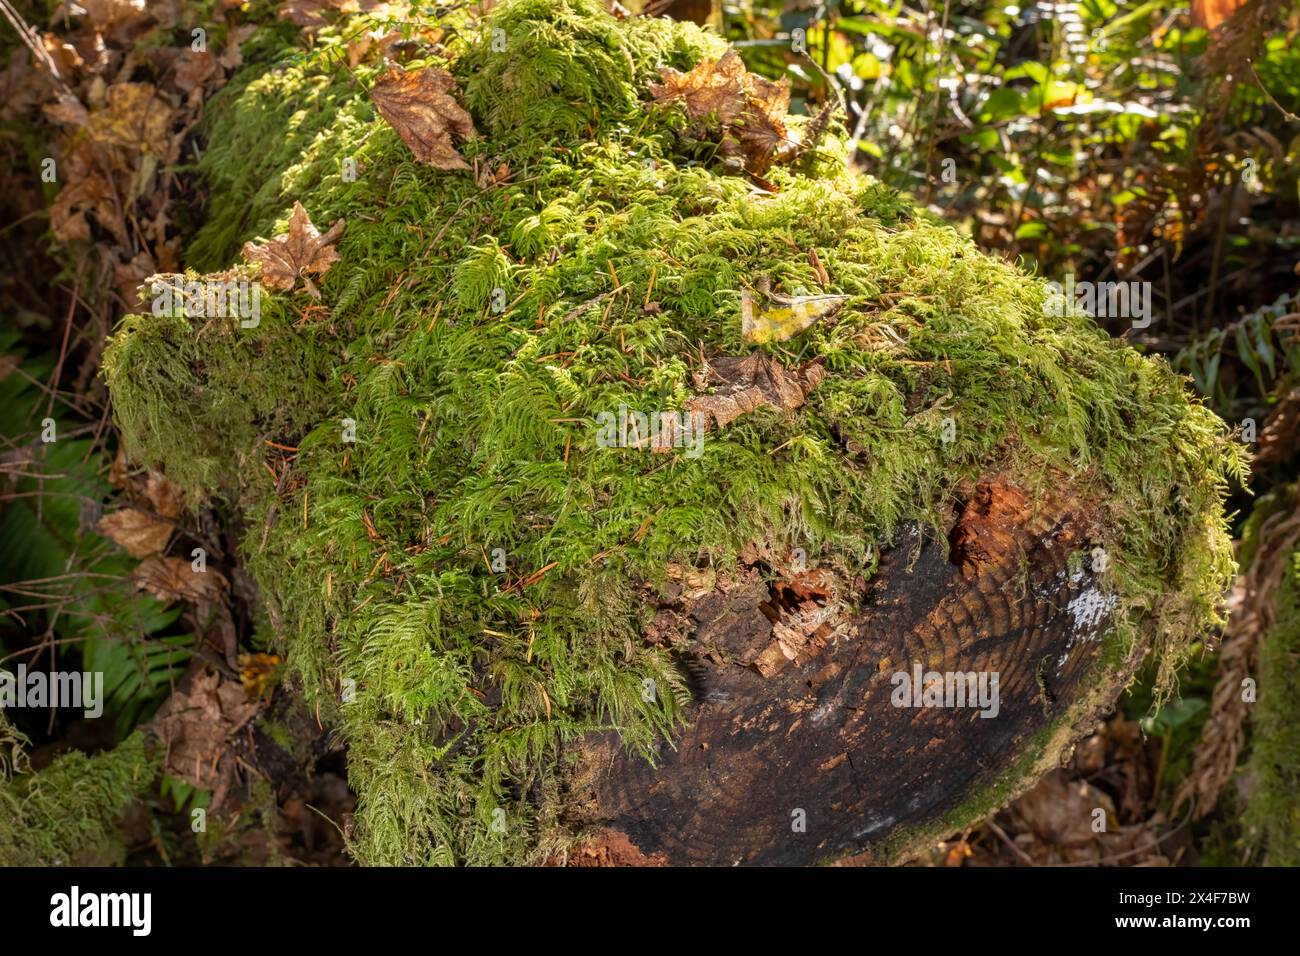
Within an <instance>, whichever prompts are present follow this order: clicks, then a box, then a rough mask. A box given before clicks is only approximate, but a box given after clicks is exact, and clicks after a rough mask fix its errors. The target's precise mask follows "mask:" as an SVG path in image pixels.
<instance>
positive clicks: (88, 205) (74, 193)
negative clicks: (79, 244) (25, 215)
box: [50, 174, 127, 245]
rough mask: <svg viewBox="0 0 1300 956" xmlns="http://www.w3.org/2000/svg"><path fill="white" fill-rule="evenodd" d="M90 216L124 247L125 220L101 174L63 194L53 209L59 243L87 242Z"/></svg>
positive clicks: (78, 182)
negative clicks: (123, 220) (88, 215)
mask: <svg viewBox="0 0 1300 956" xmlns="http://www.w3.org/2000/svg"><path fill="white" fill-rule="evenodd" d="M87 214H90V215H92V216H93V217H94V219H95V221H96V222H98V223H99V224H100V225H101V226H103V227H104V228H105V229H107V230H108V231H109V232H111V233H112V234H113V237H114V238H115V239H116V240H117V241H118V242H120V243H122V244H123V245H126V244H127V235H126V230H125V227H124V224H123V222H122V217H121V215H120V214H119V213H118V210H117V204H116V202H115V201H114V198H113V187H112V186H110V185H109V183H108V181H107V180H106V179H104V177H102V176H100V175H98V174H91V175H88V176H81V177H78V178H76V179H74V180H73V181H71V182H69V183H68V185H66V186H64V187H63V188H62V189H60V190H59V194H58V195H57V196H55V197H54V202H53V203H52V204H51V205H50V226H51V228H52V230H53V232H54V238H55V239H57V240H58V241H59V242H76V241H78V240H81V241H85V240H88V239H89V238H90V222H89V221H88V220H87V219H86V216H87Z"/></svg>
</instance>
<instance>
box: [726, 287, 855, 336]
mask: <svg viewBox="0 0 1300 956" xmlns="http://www.w3.org/2000/svg"><path fill="white" fill-rule="evenodd" d="M760 295H761V297H760V298H758V299H757V300H756V298H755V296H754V295H753V294H751V293H750V291H749V290H748V289H743V290H741V293H740V331H741V334H743V335H744V336H745V340H746V341H749V342H755V343H757V344H759V345H766V344H768V343H771V342H785V341H787V340H788V339H791V338H794V336H796V335H798V334H799V333H800V332H802V331H803V330H804V329H806V328H808V327H809V326H811V325H813V324H814V323H815V322H818V321H820V320H821V319H825V318H829V317H830V316H833V315H834V314H835V313H836V312H838V311H839V310H840V309H842V308H843V307H844V303H845V302H848V301H849V297H848V296H847V295H790V296H786V295H777V294H775V293H767V294H766V295H762V294H761V293H760ZM764 300H766V301H764Z"/></svg>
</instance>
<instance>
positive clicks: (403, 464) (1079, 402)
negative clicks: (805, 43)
mask: <svg viewBox="0 0 1300 956" xmlns="http://www.w3.org/2000/svg"><path fill="white" fill-rule="evenodd" d="M457 15H458V16H463V17H465V18H467V19H465V20H463V22H459V23H458V24H457V25H456V29H455V30H452V31H447V30H446V29H445V24H440V23H434V22H432V21H427V22H426V21H420V20H419V19H418V18H417V19H416V20H415V21H414V26H410V25H409V24H408V27H410V28H409V29H407V30H406V31H405V32H398V33H393V34H385V33H384V32H383V30H382V29H376V30H375V31H374V33H373V35H372V39H373V43H372V44H370V45H366V46H363V47H358V48H353V49H352V51H351V52H350V53H349V58H350V59H352V60H354V61H355V62H353V63H351V64H350V66H349V67H348V68H347V69H341V68H340V66H339V64H338V63H337V62H335V59H333V58H332V57H333V54H332V53H331V52H330V51H331V50H333V51H336V52H337V51H338V50H341V49H344V47H343V46H342V45H338V46H331V45H330V44H328V43H325V42H318V43H316V44H315V45H313V46H312V47H311V48H310V49H309V50H307V49H304V48H303V47H301V46H292V44H291V45H290V47H289V48H288V49H284V48H280V47H277V46H276V45H275V42H273V40H272V39H267V38H262V39H261V40H260V41H259V42H261V44H262V45H261V46H259V47H258V50H259V51H260V55H261V56H262V57H263V60H262V61H261V62H260V63H258V62H253V63H251V65H250V66H248V67H247V68H246V69H245V71H244V72H243V73H241V74H240V75H239V76H238V77H237V78H236V80H235V81H234V82H233V83H232V86H231V88H230V89H228V90H227V91H226V93H225V94H223V97H222V99H221V102H218V103H213V104H212V105H211V109H210V110H209V113H208V117H209V118H208V121H207V126H206V129H205V135H206V137H207V138H208V141H209V148H208V150H207V152H206V153H205V154H204V158H203V160H202V162H201V163H200V172H201V173H203V174H204V175H205V176H206V177H207V178H208V180H209V182H210V183H211V187H212V196H211V199H210V201H209V203H208V208H207V222H206V224H205V225H204V227H203V228H202V229H201V230H200V232H199V235H198V236H197V237H196V239H195V242H194V243H193V245H192V247H191V253H190V256H191V262H192V263H193V264H195V265H199V266H201V267H202V268H205V269H210V270H215V269H219V270H221V271H220V272H210V273H208V274H205V275H200V274H198V273H191V274H189V275H186V276H160V277H155V280H154V281H153V283H152V287H153V289H154V294H155V298H154V306H155V307H153V308H148V309H142V310H141V314H139V315H135V316H131V317H129V318H128V319H127V320H126V321H125V322H124V324H123V326H122V327H121V329H120V330H119V331H118V333H117V334H116V335H115V337H114V339H113V341H112V343H111V344H110V347H109V350H108V352H107V354H106V360H105V367H106V374H107V378H108V381H109V385H110V389H111V391H112V396H113V403H114V414H115V419H116V421H117V423H118V426H119V428H120V429H121V431H122V433H123V435H124V436H125V437H126V439H127V440H128V442H129V444H130V446H131V448H132V450H133V452H134V453H135V454H136V455H137V456H138V457H139V458H141V459H142V460H143V461H145V462H148V463H150V464H154V465H157V466H161V467H163V468H165V470H166V471H167V473H168V475H169V476H170V477H171V478H172V479H173V480H175V481H177V482H178V483H180V484H181V485H182V486H183V487H184V488H185V489H186V490H187V492H189V494H190V496H191V499H190V500H196V501H197V500H205V499H206V500H208V501H212V502H216V503H217V504H218V505H220V506H221V507H222V508H224V509H226V510H227V511H228V518H229V520H230V521H231V522H232V523H239V524H240V526H241V527H243V528H244V535H243V542H242V546H241V548H240V554H239V559H240V561H241V562H242V563H243V564H244V565H245V569H244V570H246V571H247V573H248V574H249V575H251V577H252V579H253V580H254V581H255V582H256V584H257V586H258V589H259V595H260V602H261V605H262V618H261V625H260V626H261V628H262V631H263V633H264V635H265V637H266V638H267V640H268V642H270V643H272V644H273V645H274V646H275V647H276V648H278V649H279V650H281V651H282V652H283V653H284V654H285V655H286V656H287V661H288V667H289V671H290V673H291V675H292V678H293V681H294V683H295V686H297V687H300V688H301V690H302V692H303V693H304V695H305V696H306V697H307V700H308V702H309V704H310V705H311V706H312V708H313V710H314V711H316V712H318V713H319V714H320V719H321V720H322V721H325V722H329V723H332V724H333V725H334V726H335V727H337V728H338V729H339V731H340V733H341V735H342V737H343V739H344V740H345V741H346V742H347V744H348V747H349V753H348V769H349V777H350V781H351V784H352V786H353V787H354V788H355V790H356V791H357V794H358V808H357V816H356V820H357V826H356V829H355V831H354V832H353V833H352V834H351V835H350V840H351V849H352V851H353V853H354V854H355V855H356V856H357V857H358V859H360V860H361V861H363V862H367V863H379V864H412V863H446V862H462V863H500V862H513V863H517V862H541V861H547V860H550V861H568V862H576V863H581V862H596V863H628V862H632V863H665V864H682V863H692V864H697V863H698V864H728V865H729V864H733V863H738V862H739V863H754V864H765V863H766V864H805V863H817V862H826V861H836V860H839V861H868V860H869V861H881V862H892V861H895V860H898V859H902V858H904V857H905V856H906V855H907V854H908V853H909V852H910V851H911V850H913V849H915V848H916V847H917V846H918V845H921V844H922V843H923V842H924V841H925V840H926V839H928V838H930V837H933V836H936V835H939V834H940V832H941V831H944V830H947V829H954V828H959V827H962V826H965V825H969V824H971V823H972V822H974V821H977V820H978V819H980V818H981V817H982V816H984V815H986V814H987V813H989V812H990V811H992V810H994V809H996V808H997V807H998V806H999V805H1000V804H1001V803H1002V802H1004V801H1005V800H1007V799H1009V798H1010V797H1011V796H1013V795H1014V794H1015V793H1016V792H1018V791H1019V790H1021V789H1023V788H1024V787H1026V786H1028V785H1029V784H1030V783H1032V781H1033V780H1034V779H1035V778H1036V777H1037V776H1038V775H1040V774H1042V773H1043V772H1045V771H1046V770H1048V769H1050V768H1051V767H1053V766H1055V765H1056V763H1057V762H1058V761H1059V759H1060V758H1061V757H1062V755H1063V754H1065V753H1066V752H1067V750H1068V748H1069V746H1070V743H1071V741H1072V740H1073V739H1074V738H1075V737H1076V736H1077V735H1078V734H1080V733H1081V732H1083V731H1084V730H1086V729H1087V727H1088V726H1089V721H1090V720H1092V719H1093V718H1095V717H1096V715H1097V714H1098V713H1100V712H1101V711H1102V710H1103V709H1104V708H1106V707H1107V706H1109V705H1110V704H1111V703H1113V701H1114V699H1115V697H1116V695H1117V694H1118V692H1119V690H1120V689H1121V688H1122V687H1123V686H1124V685H1125V683H1126V682H1127V681H1128V680H1129V678H1130V677H1131V676H1132V674H1133V673H1134V671H1135V669H1136V667H1137V666H1138V664H1139V662H1140V661H1141V660H1143V659H1144V658H1145V657H1146V656H1147V655H1153V656H1154V657H1155V658H1156V659H1157V660H1158V661H1159V662H1160V664H1161V669H1162V671H1161V672H1162V677H1161V686H1162V688H1164V689H1166V690H1167V689H1168V687H1169V686H1170V685H1171V683H1172V675H1173V672H1174V669H1175V668H1176V667H1177V665H1178V663H1179V661H1180V660H1181V659H1182V657H1183V655H1184V654H1185V653H1186V650H1187V648H1188V647H1189V646H1190V645H1191V643H1192V642H1193V641H1194V640H1195V639H1196V638H1197V637H1198V636H1200V635H1201V634H1203V633H1204V632H1205V631H1206V630H1207V629H1208V628H1209V627H1211V626H1212V625H1213V624H1214V623H1215V622H1216V621H1217V620H1218V602H1219V598H1220V595H1221V593H1222V590H1223V588H1224V586H1225V584H1226V582H1227V581H1228V580H1229V578H1230V576H1231V573H1232V560H1231V552H1230V548H1229V546H1228V541H1227V537H1226V534H1225V529H1224V519H1223V515H1222V499H1223V494H1224V488H1225V483H1226V481H1227V479H1228V478H1229V477H1231V476H1233V475H1236V474H1239V473H1240V470H1241V468H1242V461H1241V454H1240V448H1239V446H1237V445H1234V444H1233V443H1232V442H1231V441H1230V440H1229V439H1228V437H1227V436H1226V434H1225V430H1224V428H1223V426H1222V423H1221V422H1219V421H1218V420H1217V419H1216V418H1215V417H1214V416H1213V415H1212V414H1211V413H1210V412H1209V411H1207V410H1206V409H1205V408H1204V407H1203V406H1201V405H1200V404H1199V403H1197V402H1196V401H1194V400H1193V399H1191V398H1190V397H1189V395H1188V393H1187V390H1186V387H1185V384H1184V382H1183V381H1182V380H1180V379H1179V378H1178V376H1176V375H1175V374H1173V372H1172V371H1171V370H1170V369H1169V368H1168V367H1167V366H1166V365H1165V364H1163V363H1162V362H1160V361H1158V360H1152V359H1148V358H1144V357H1142V356H1140V355H1138V354H1137V353H1136V352H1134V351H1133V350H1131V349H1129V348H1127V347H1125V346H1124V345H1123V344H1122V343H1119V342H1116V341H1113V340H1112V339H1110V338H1109V337H1108V336H1106V335H1105V333H1103V332H1102V331H1100V330H1099V329H1098V328H1097V327H1096V325H1095V323H1094V322H1093V321H1092V319H1091V317H1089V316H1087V315H1083V314H1078V313H1076V312H1074V311H1072V310H1070V309H1064V310H1062V309H1060V308H1050V307H1049V303H1048V301H1047V299H1048V290H1047V289H1046V288H1045V285H1044V283H1042V282H1041V281H1039V280H1036V279H1034V278H1032V277H1029V276H1026V275H1024V274H1023V273H1020V272H1018V271H1017V270H1016V269H1014V268H1013V267H1012V266H1010V265H1008V264H1006V263H1002V262H998V261H995V260H993V259H991V258H989V257H986V256H984V255H982V254H981V253H979V252H978V251H977V250H976V249H975V248H974V247H973V246H972V245H971V244H970V243H969V242H967V241H966V240H964V239H962V238H961V237H959V236H958V235H956V233H954V232H953V231H952V230H951V229H950V228H948V227H947V226H945V225H943V224H942V223H939V222H936V221H934V220H932V219H931V218H929V217H928V216H926V215H924V214H922V213H919V212H918V211H917V210H915V209H914V208H913V206H912V204H911V202H910V201H909V200H907V199H906V198H904V197H901V196H898V195H896V194H894V193H893V192H891V191H890V190H888V189H885V188H883V187H882V186H881V185H880V184H878V183H874V182H872V181H870V180H868V179H866V178H864V177H862V176H860V175H858V174H856V173H854V172H852V171H851V170H850V169H849V168H848V167H847V165H846V162H845V156H846V149H845V140H844V138H843V135H842V134H843V131H842V130H836V128H835V127H834V124H833V123H831V122H830V121H829V119H828V114H825V113H823V114H819V115H818V116H817V117H803V118H799V117H791V116H788V115H786V106H787V104H788V90H785V89H784V87H782V86H781V84H778V83H772V82H770V81H767V80H765V79H763V78H761V77H757V76H755V75H753V74H750V73H748V72H747V71H746V69H745V67H744V65H743V63H741V62H740V59H739V57H738V56H737V55H736V54H735V53H734V51H730V52H729V51H728V50H727V49H726V48H725V46H724V45H723V44H722V43H721V42H720V41H718V40H717V39H716V38H711V37H709V36H707V35H706V34H704V33H703V32H701V31H699V30H698V29H697V28H695V27H693V26H690V25H687V24H671V23H668V22H666V21H654V20H646V19H640V18H630V19H627V20H623V21H615V20H614V19H613V18H611V17H610V16H609V15H608V14H606V13H605V12H604V10H603V9H602V8H601V7H600V6H599V5H598V4H596V3H595V2H593V0H556V2H550V0H507V2H503V3H501V4H499V5H497V6H495V7H494V8H493V10H492V11H491V13H490V14H489V16H488V18H487V19H486V20H483V21H478V20H476V19H473V18H472V16H471V15H470V14H468V13H464V12H462V13H460V14H457ZM362 26H367V27H371V26H373V25H372V24H371V23H370V21H362V20H357V21H353V20H352V19H350V18H349V17H346V16H345V17H343V18H342V20H341V22H340V23H339V24H338V25H337V26H331V27H326V28H325V30H324V33H325V34H326V35H325V37H324V38H325V39H328V31H330V30H334V31H337V33H338V35H339V36H355V35H356V34H357V32H358V30H359V29H360V28H361V27H362ZM349 31H351V32H349ZM282 34H283V31H281V33H280V34H277V36H279V37H280V41H279V42H286V41H284V39H283V35H282ZM317 39H318V40H320V39H322V38H321V37H318V38H317ZM250 52H251V51H250ZM394 61H397V62H398V63H400V64H401V65H400V66H397V67H394V66H393V62H394ZM241 250H242V253H241ZM240 283H244V284H245V285H248V284H250V283H252V284H253V285H254V286H255V289H254V290H253V291H255V292H256V293H257V295H256V296H254V295H249V296H248V297H246V298H247V301H249V302H251V303H254V304H258V303H260V305H259V309H260V311H258V312H257V314H256V315H252V314H250V315H232V314H230V313H229V312H228V311H227V312H223V313H222V314H213V312H212V310H211V309H210V308H209V306H208V303H210V302H212V301H214V300H215V296H214V293H212V292H211V290H210V286H212V285H213V284H217V285H220V286H221V287H222V288H227V287H229V288H240V289H242V288H244V286H240V285H239V284H240ZM163 298H165V299H166V304H164V305H162V306H158V302H160V301H161V300H162V299H163ZM225 301H227V302H230V301H237V302H243V301H245V297H244V296H243V295H242V293H241V294H240V295H233V294H229V293H228V294H227V296H226V300H225ZM146 302H147V300H146ZM1058 304H1059V303H1058ZM236 319H238V321H235V320H236ZM959 695H960V696H959Z"/></svg>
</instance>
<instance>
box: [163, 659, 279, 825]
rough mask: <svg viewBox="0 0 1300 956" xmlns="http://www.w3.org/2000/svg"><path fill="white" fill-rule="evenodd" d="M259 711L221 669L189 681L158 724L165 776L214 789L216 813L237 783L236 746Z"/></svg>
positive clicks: (165, 704)
mask: <svg viewBox="0 0 1300 956" xmlns="http://www.w3.org/2000/svg"><path fill="white" fill-rule="evenodd" d="M259 708H260V705H259V704H258V702H257V701H250V700H249V699H248V696H247V695H246V694H245V693H244V688H243V687H242V686H241V685H240V684H238V683H236V682H235V681H228V680H225V679H223V678H222V677H221V675H220V674H218V673H216V672H215V671H208V670H205V671H198V672H194V673H192V674H191V675H190V676H188V677H186V678H185V680H183V681H182V682H181V684H180V686H179V687H177V688H176V690H175V691H174V692H173V693H172V694H171V696H169V697H168V698H167V700H166V701H164V702H163V705H162V706H161V707H160V708H159V709H158V713H157V714H155V715H154V718H153V722H152V728H153V732H154V733H155V734H156V735H157V737H158V740H159V742H160V743H161V745H162V747H161V750H162V752H163V770H164V772H165V773H167V774H169V775H171V776H173V777H176V778H177V779H179V780H184V781H185V782H186V783H188V784H189V785H190V786H191V787H197V788H199V789H201V790H211V791H213V799H212V805H211V806H210V807H209V809H210V810H211V809H215V808H216V807H217V806H219V805H220V803H221V798H222V797H223V796H224V795H225V792H226V790H227V789H228V788H229V785H230V781H231V775H232V772H233V767H232V765H233V761H232V760H230V759H228V757H229V753H230V747H231V743H232V741H233V740H234V739H235V735H236V734H237V733H238V732H239V731H240V730H241V729H243V727H244V726H245V725H246V724H247V723H248V722H249V721H250V720H252V719H253V717H254V716H256V714H257V712H258V710H259Z"/></svg>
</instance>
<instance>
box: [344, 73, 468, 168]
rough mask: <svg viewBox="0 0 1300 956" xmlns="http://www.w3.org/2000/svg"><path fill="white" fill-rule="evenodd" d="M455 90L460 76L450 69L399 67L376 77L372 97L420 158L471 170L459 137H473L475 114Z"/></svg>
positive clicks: (437, 165)
mask: <svg viewBox="0 0 1300 956" xmlns="http://www.w3.org/2000/svg"><path fill="white" fill-rule="evenodd" d="M455 90H456V81H455V80H454V79H453V78H452V76H451V74H450V73H447V72H446V71H444V70H438V69H434V68H432V67H429V68H426V69H423V70H409V71H408V70H397V69H393V70H389V71H388V72H387V73H385V74H384V75H383V76H381V77H380V78H379V79H377V80H376V81H375V84H374V86H372V87H371V88H370V98H371V99H373V100H374V101H375V106H376V107H377V108H378V110H379V114H380V115H381V116H383V118H384V119H385V120H387V121H388V124H389V125H390V126H392V127H393V129H395V130H397V135H399V136H401V137H402V141H403V142H404V143H406V145H407V146H409V147H410V148H411V152H412V153H413V154H414V156H415V158H416V160H417V161H418V162H421V163H424V164H425V165H426V166H433V167H435V168H437V169H466V170H467V169H469V165H468V164H467V163H466V162H465V160H464V159H463V158H462V157H461V155H460V154H459V153H458V152H456V146H455V143H454V142H453V137H455V139H457V140H461V141H464V140H467V139H471V138H473V137H474V136H475V135H476V134H475V130H474V120H473V119H472V118H471V117H470V115H469V114H468V113H466V112H465V110H464V109H462V108H461V105H460V104H459V103H457V102H456V99H455V97H454V96H452V93H454V92H455Z"/></svg>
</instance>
